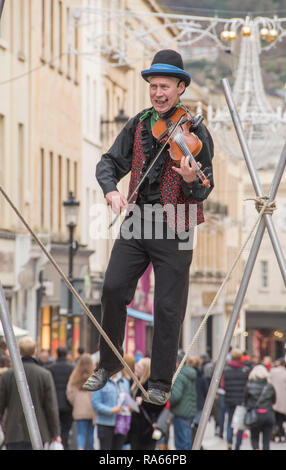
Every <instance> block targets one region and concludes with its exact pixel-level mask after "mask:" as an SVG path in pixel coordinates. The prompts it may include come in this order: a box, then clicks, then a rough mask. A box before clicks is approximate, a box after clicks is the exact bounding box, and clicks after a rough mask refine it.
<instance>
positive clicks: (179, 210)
mask: <svg viewBox="0 0 286 470" xmlns="http://www.w3.org/2000/svg"><path fill="white" fill-rule="evenodd" d="M143 126H144V125H143V123H142V122H140V121H139V123H138V124H137V127H136V131H135V135H134V143H133V150H132V165H131V177H130V183H129V192H128V199H129V198H130V195H131V194H132V192H133V191H134V189H135V188H136V185H137V184H138V183H139V181H140V179H141V176H142V170H143V167H144V163H145V161H146V155H145V153H144V146H143V142H142V130H143V129H144V127H143ZM172 166H174V161H173V160H172V159H171V157H170V156H169V154H168V156H167V157H166V160H165V162H164V164H163V169H162V176H161V181H160V193H161V203H162V205H163V208H164V218H165V220H166V221H167V224H168V225H169V226H170V227H171V228H172V229H173V230H174V231H175V232H176V233H181V232H183V231H188V230H189V229H190V227H194V226H195V225H199V224H201V223H202V222H204V220H205V219H204V213H203V205H202V203H201V202H198V201H196V200H195V199H188V198H187V197H186V196H185V194H184V192H183V189H182V187H181V177H180V175H179V174H178V173H177V172H175V171H174V170H173V169H172ZM138 192H139V190H138V191H137V192H136V193H135V194H134V195H133V197H132V200H131V201H130V204H134V203H136V200H137V196H138ZM168 208H170V209H173V210H168Z"/></svg>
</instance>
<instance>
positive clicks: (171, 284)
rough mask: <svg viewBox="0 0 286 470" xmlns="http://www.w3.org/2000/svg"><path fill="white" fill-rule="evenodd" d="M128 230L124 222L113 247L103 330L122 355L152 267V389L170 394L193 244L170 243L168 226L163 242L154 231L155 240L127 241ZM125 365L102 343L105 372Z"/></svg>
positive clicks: (107, 275) (150, 380)
mask: <svg viewBox="0 0 286 470" xmlns="http://www.w3.org/2000/svg"><path fill="white" fill-rule="evenodd" d="M123 229H124V222H123V225H122V227H121V233H120V236H119V237H118V238H117V239H116V241H115V243H114V246H113V249H112V252H111V256H110V260H109V265H108V267H107V271H106V274H105V280H104V285H103V293H102V314H103V320H102V327H103V329H104V330H105V332H106V333H107V335H108V337H109V338H110V339H111V341H112V342H113V344H114V345H115V347H116V348H117V349H118V350H119V352H120V353H121V354H122V352H123V350H122V345H123V341H124V333H125V324H126V306H127V305H128V304H129V303H130V302H131V301H132V299H133V296H134V293H135V290H136V286H137V282H138V280H139V278H140V277H141V276H142V274H143V273H144V271H145V270H146V268H147V266H148V265H149V263H150V262H151V263H152V265H153V269H154V277H155V291H154V334H153V343H152V355H151V375H150V379H149V381H148V383H149V385H153V386H154V385H155V386H157V387H158V388H160V389H162V390H165V391H169V390H170V387H171V382H172V377H173V374H174V371H175V367H176V358H177V351H178V345H179V337H180V331H181V325H182V322H183V319H184V315H185V310H186V304H187V297H188V286H189V268H190V265H191V261H192V254H193V250H192V249H190V248H189V247H190V243H186V242H183V241H182V240H180V238H179V237H178V236H176V237H175V238H173V239H170V238H167V236H166V235H167V230H166V227H165V226H164V231H163V233H164V238H163V239H157V238H156V236H155V235H156V234H155V233H154V230H153V236H152V238H151V239H150V238H149V239H147V238H142V236H141V237H139V238H136V237H135V236H134V237H131V238H130V239H127V236H126V231H124V230H123ZM147 233H149V232H148V231H147ZM142 234H143V231H141V235H142ZM184 246H186V248H185V249H184ZM179 248H181V249H179ZM120 365H121V364H120V361H119V360H118V358H117V357H116V356H115V354H114V353H113V352H112V350H111V349H110V347H109V346H108V344H107V343H106V342H105V340H104V339H103V338H102V337H101V340H100V367H104V368H105V369H107V370H110V371H112V370H115V369H117V368H118V367H120Z"/></svg>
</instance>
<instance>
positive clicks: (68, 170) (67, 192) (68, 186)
mask: <svg viewBox="0 0 286 470" xmlns="http://www.w3.org/2000/svg"><path fill="white" fill-rule="evenodd" d="M66 177H67V186H66V194H67V196H68V194H69V192H70V161H69V159H68V158H67V174H66Z"/></svg>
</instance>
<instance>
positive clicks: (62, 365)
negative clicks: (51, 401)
mask: <svg viewBox="0 0 286 470" xmlns="http://www.w3.org/2000/svg"><path fill="white" fill-rule="evenodd" d="M46 369H47V370H49V371H50V372H51V374H52V376H53V379H54V383H55V387H56V393H57V399H58V406H59V411H70V412H72V406H71V404H70V403H69V402H68V400H67V397H66V388H67V383H68V380H69V377H70V375H71V373H72V371H73V369H74V366H73V364H71V363H70V362H68V361H67V360H66V359H65V358H64V357H60V358H58V359H57V360H56V362H54V363H53V364H51V365H50V366H47V367H46Z"/></svg>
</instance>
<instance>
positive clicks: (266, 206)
mask: <svg viewBox="0 0 286 470" xmlns="http://www.w3.org/2000/svg"><path fill="white" fill-rule="evenodd" d="M250 200H253V201H254V202H255V208H256V209H257V211H258V212H259V215H258V217H257V219H256V221H255V223H254V224H253V227H252V229H251V230H250V232H249V234H248V236H247V238H246V239H245V241H244V243H243V244H242V246H241V248H240V250H239V252H238V253H237V255H236V257H235V259H234V261H233V263H232V265H231V267H230V269H229V271H228V273H227V274H226V276H225V278H224V280H223V282H222V284H221V286H220V288H219V290H218V291H217V293H216V295H215V297H214V299H213V301H212V303H211V305H210V306H209V308H208V310H207V312H206V314H205V315H204V318H203V320H202V322H201V324H200V326H199V327H198V329H197V331H196V333H195V335H194V337H193V340H192V342H191V343H190V345H189V346H188V348H187V350H186V353H185V355H184V357H183V359H182V361H181V362H180V364H179V366H178V368H177V370H176V372H175V374H174V376H173V379H172V385H173V384H174V382H175V380H176V378H177V377H178V375H179V373H180V372H181V370H182V367H183V365H184V363H185V362H186V360H187V358H188V355H189V354H190V352H191V349H192V347H193V346H194V344H195V343H196V341H197V340H198V337H199V335H200V333H201V332H202V330H203V328H204V326H205V324H206V322H207V319H208V318H209V316H210V315H211V313H212V310H213V308H214V306H215V304H216V302H217V300H218V299H219V296H220V295H221V293H222V291H223V289H224V287H225V285H226V283H227V282H228V280H229V278H230V276H231V274H232V272H233V270H234V268H235V266H236V265H237V263H238V261H239V258H240V256H241V255H242V253H243V251H244V250H245V248H246V245H247V243H248V242H249V240H250V238H251V236H252V234H253V232H254V230H255V228H256V226H257V225H258V223H259V221H260V220H261V218H262V216H263V215H264V214H272V213H273V211H274V210H275V209H276V204H275V201H269V200H268V197H266V196H263V197H255V198H248V199H245V201H250Z"/></svg>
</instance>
